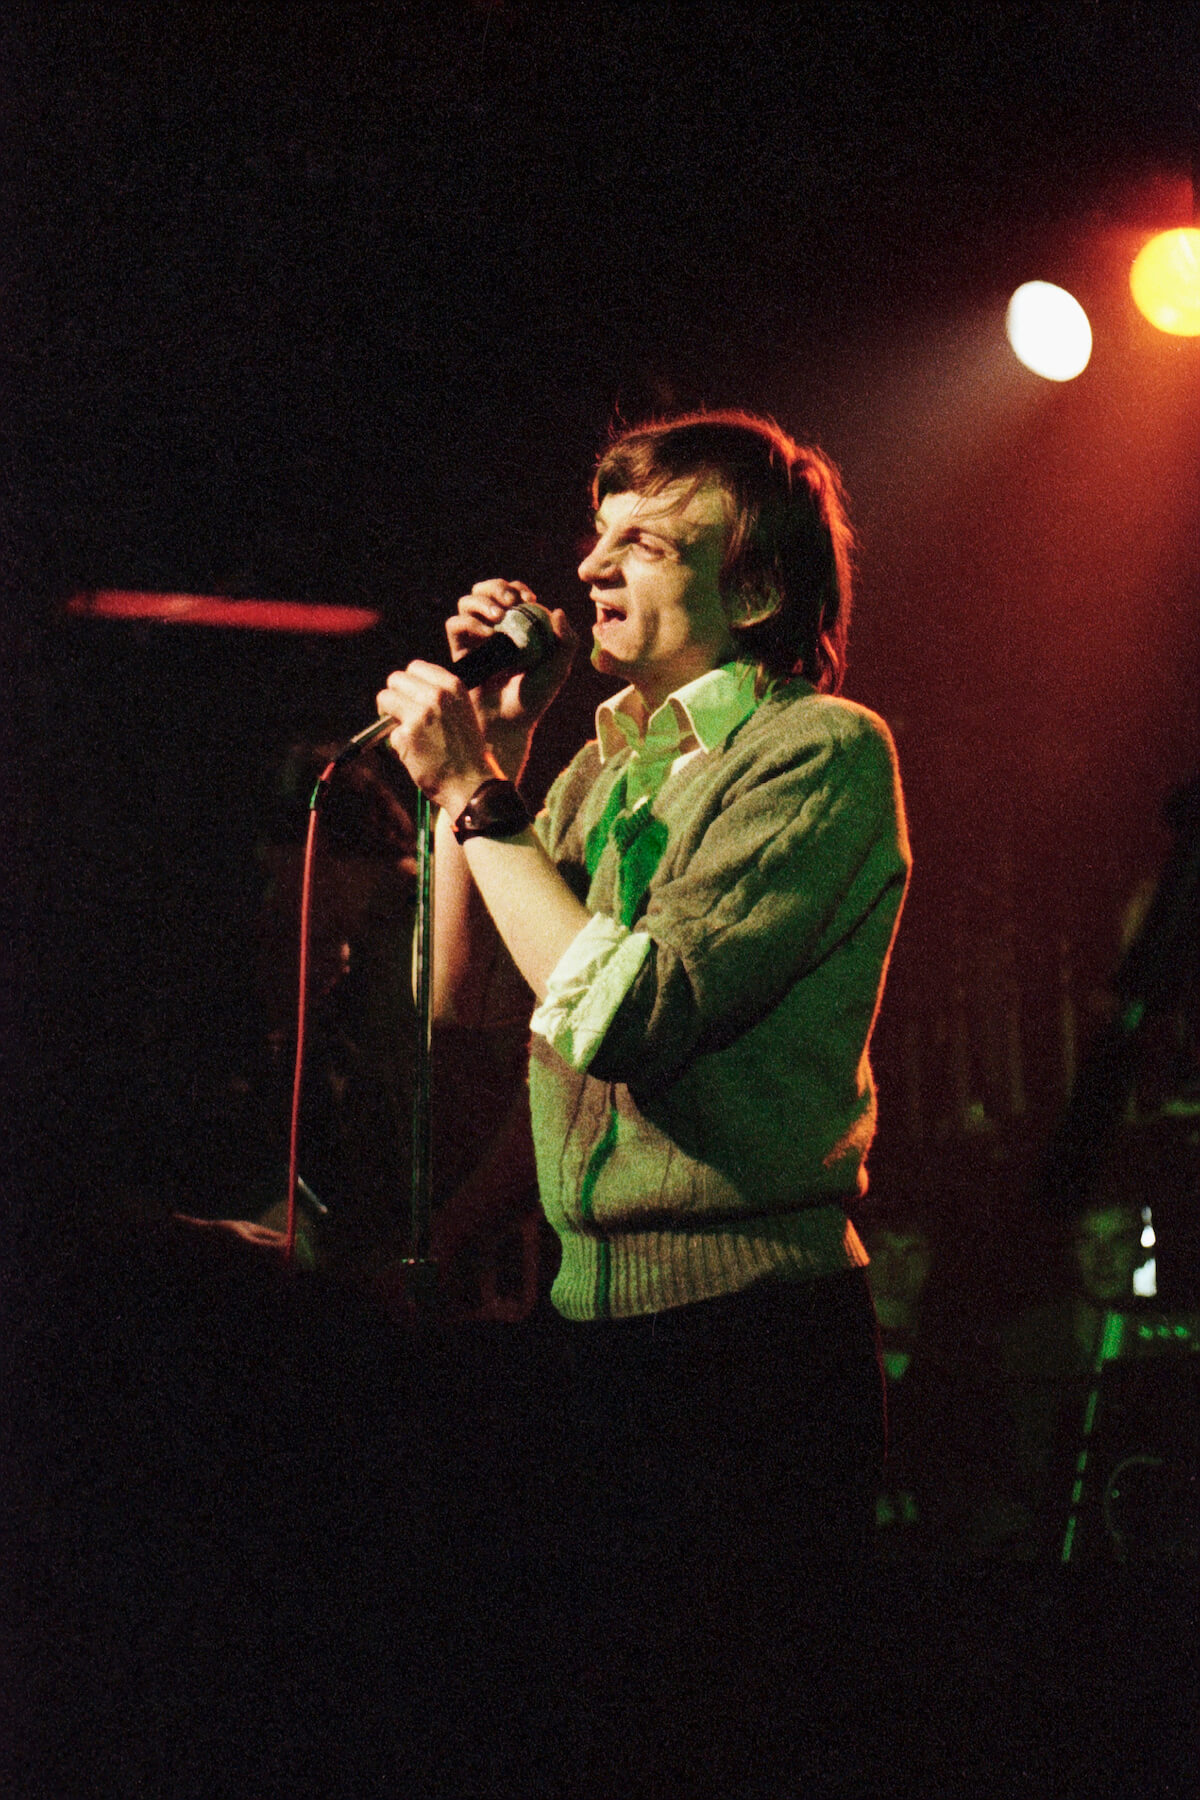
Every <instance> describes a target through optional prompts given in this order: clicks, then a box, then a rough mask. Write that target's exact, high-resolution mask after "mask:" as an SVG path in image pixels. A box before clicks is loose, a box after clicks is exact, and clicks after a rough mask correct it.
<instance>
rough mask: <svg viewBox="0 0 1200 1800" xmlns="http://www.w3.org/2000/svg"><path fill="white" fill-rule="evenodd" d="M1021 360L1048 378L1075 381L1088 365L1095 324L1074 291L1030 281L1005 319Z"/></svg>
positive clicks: (1011, 302) (1018, 290)
mask: <svg viewBox="0 0 1200 1800" xmlns="http://www.w3.org/2000/svg"><path fill="white" fill-rule="evenodd" d="M1004 329H1005V331H1006V332H1007V333H1008V341H1009V343H1010V344H1011V345H1012V347H1013V351H1014V353H1015V355H1016V356H1017V358H1018V360H1019V361H1021V362H1023V363H1024V364H1025V367H1026V368H1027V369H1032V370H1033V373H1034V374H1035V375H1042V376H1044V377H1045V379H1046V380H1047V381H1073V380H1074V378H1075V376H1076V375H1080V374H1082V372H1083V370H1084V369H1086V368H1087V365H1088V358H1089V357H1090V356H1091V354H1092V328H1091V326H1090V325H1089V324H1088V316H1087V314H1086V313H1085V312H1084V310H1083V308H1082V306H1080V304H1079V302H1078V300H1076V299H1075V297H1074V295H1072V294H1068V293H1067V291H1066V289H1065V288H1060V287H1055V286H1054V284H1053V283H1052V282H1049V281H1027V282H1025V283H1024V285H1023V286H1021V287H1019V288H1018V289H1017V291H1016V293H1015V294H1014V295H1013V297H1012V299H1011V300H1010V301H1009V303H1008V312H1007V314H1006V315H1005V319H1004Z"/></svg>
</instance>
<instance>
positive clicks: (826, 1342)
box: [553, 1271, 884, 1793]
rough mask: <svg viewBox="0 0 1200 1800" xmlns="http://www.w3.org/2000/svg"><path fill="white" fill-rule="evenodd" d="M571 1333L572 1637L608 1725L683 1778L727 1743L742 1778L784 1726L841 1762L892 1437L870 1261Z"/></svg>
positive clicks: (564, 1535) (699, 1772) (599, 1728)
mask: <svg viewBox="0 0 1200 1800" xmlns="http://www.w3.org/2000/svg"><path fill="white" fill-rule="evenodd" d="M564 1335H565V1338H566V1344H567V1351H568V1360H569V1365H570V1371H571V1380H570V1400H569V1404H568V1408H567V1421H566V1428H565V1444H566V1461H567V1464H568V1477H567V1479H566V1480H565V1481H564V1482H563V1484H562V1486H561V1489H560V1496H559V1499H560V1505H559V1509H558V1514H557V1518H556V1520H555V1521H554V1522H553V1528H554V1532H555V1535H556V1537H557V1540H558V1547H559V1552H560V1557H561V1562H560V1567H561V1568H562V1569H563V1570H564V1571H565V1576H566V1586H565V1589H563V1590H562V1592H563V1595H564V1598H565V1605H564V1607H563V1612H562V1620H561V1625H562V1633H563V1636H562V1644H563V1655H564V1656H565V1657H569V1658H570V1659H571V1661H572V1663H573V1666H574V1668H575V1670H576V1671H577V1672H579V1671H581V1670H591V1671H593V1672H594V1674H595V1681H594V1684H593V1685H592V1686H591V1692H592V1693H593V1694H594V1695H595V1696H596V1697H597V1703H596V1704H594V1705H593V1706H592V1707H591V1709H590V1718H591V1720H592V1724H593V1728H594V1730H595V1732H596V1739H597V1743H599V1742H600V1741H601V1740H603V1743H604V1746H605V1749H606V1751H607V1750H609V1749H611V1745H612V1743H613V1742H614V1741H625V1740H626V1737H627V1734H628V1741H629V1743H630V1744H631V1746H632V1745H637V1746H639V1749H638V1750H637V1751H635V1752H634V1753H635V1754H639V1753H640V1754H641V1755H642V1756H643V1758H644V1757H645V1754H646V1749H647V1746H648V1745H652V1746H654V1750H653V1756H652V1760H657V1758H658V1756H659V1755H660V1754H661V1756H662V1757H663V1758H664V1759H666V1761H668V1762H670V1763H672V1764H673V1765H674V1766H675V1769H676V1772H677V1776H678V1778H679V1779H680V1781H681V1787H680V1790H679V1791H690V1790H689V1788H688V1783H689V1782H691V1781H693V1780H696V1781H699V1780H700V1778H701V1777H704V1778H706V1779H711V1778H712V1776H713V1774H714V1769H715V1766H716V1765H715V1764H714V1763H713V1760H712V1759H713V1758H716V1759H717V1762H718V1763H719V1762H720V1760H721V1758H722V1757H724V1756H729V1757H731V1758H732V1761H731V1762H730V1763H729V1766H728V1768H727V1771H726V1773H727V1775H728V1778H729V1780H731V1781H736V1783H737V1784H738V1786H739V1791H740V1790H741V1788H742V1787H745V1784H746V1782H748V1781H750V1778H751V1774H752V1772H753V1771H754V1769H755V1767H756V1764H757V1762H758V1759H759V1758H760V1757H761V1756H764V1755H766V1754H767V1744H768V1740H769V1739H770V1737H771V1733H772V1731H775V1730H776V1729H777V1728H778V1729H779V1730H785V1731H786V1737H787V1742H786V1744H785V1745H784V1746H783V1752H784V1753H785V1754H786V1756H788V1757H793V1756H794V1757H795V1758H796V1761H795V1767H797V1768H799V1767H800V1766H810V1765H811V1764H812V1762H813V1760H814V1759H815V1762H816V1764H817V1765H823V1763H824V1759H825V1757H826V1755H827V1753H828V1751H829V1749H830V1747H831V1746H834V1745H838V1744H844V1743H845V1742H846V1740H847V1735H848V1733H850V1732H851V1731H852V1730H853V1718H854V1686H855V1679H854V1674H855V1667H856V1663H855V1658H856V1656H857V1655H858V1654H859V1650H858V1649H857V1648H856V1644H858V1642H859V1639H858V1627H859V1618H860V1610H861V1602H862V1599H863V1592H864V1582H865V1573H866V1568H867V1564H868V1559H869V1552H870V1542H871V1535H872V1528H873V1522H874V1510H875V1495H876V1492H877V1487H878V1482H879V1478H880V1472H881V1466H882V1460H883V1452H884V1405H883V1381H882V1375H881V1370H880V1363H879V1355H878V1335H877V1329H876V1324H875V1316H874V1311H873V1308H872V1305H871V1299H870V1294H869V1291H868V1288H867V1284H866V1278H865V1276H864V1275H863V1274H862V1273H861V1271H853V1272H849V1273H846V1274H839V1275H835V1276H830V1277H823V1278H820V1279H818V1280H813V1281H808V1282H795V1283H782V1282H772V1283H768V1284H763V1285H761V1286H759V1287H756V1288H754V1289H752V1290H750V1291H748V1292H746V1293H743V1294H737V1295H731V1296H728V1297H726V1298H722V1299H718V1300H711V1301H704V1302H701V1303H698V1304H696V1305H692V1306H686V1307H680V1308H678V1309H674V1310H671V1311H669V1312H665V1313H660V1314H657V1315H655V1316H653V1317H650V1318H642V1319H633V1320H618V1321H603V1322H596V1323H584V1324H568V1325H567V1326H565V1328H564ZM583 1679H584V1680H585V1681H586V1676H584V1677H583ZM601 1695H607V1697H608V1704H607V1705H604V1704H602V1703H600V1701H599V1696H601ZM785 1719H786V1721H787V1724H786V1727H784V1726H783V1724H782V1721H783V1720H785ZM573 1727H574V1729H576V1730H577V1729H578V1728H579V1716H578V1714H576V1715H575V1716H574V1719H573ZM798 1734H799V1735H798ZM804 1734H807V1747H806V1749H805V1751H804V1753H803V1754H802V1753H801V1744H800V1741H799V1736H802V1735H804ZM780 1748H781V1747H780V1744H779V1743H778V1742H775V1743H774V1744H773V1745H772V1746H771V1752H772V1754H778V1753H779V1752H780ZM680 1771H688V1773H686V1774H684V1775H681V1774H679V1772H680ZM664 1774H665V1768H664ZM751 1785H752V1784H751ZM661 1791H663V1792H664V1793H665V1792H673V1791H675V1790H674V1788H672V1787H671V1785H670V1782H669V1781H668V1782H667V1784H666V1785H665V1786H664V1787H663V1788H662V1790H661ZM694 1791H701V1788H696V1789H695V1790H694ZM704 1791H707V1790H704ZM745 1791H751V1790H750V1787H745Z"/></svg>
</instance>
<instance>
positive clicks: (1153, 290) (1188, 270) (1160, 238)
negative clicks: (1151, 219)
mask: <svg viewBox="0 0 1200 1800" xmlns="http://www.w3.org/2000/svg"><path fill="white" fill-rule="evenodd" d="M1129 286H1130V288H1131V289H1132V292H1133V298H1134V300H1135V302H1136V304H1137V308H1138V311H1139V312H1142V313H1144V314H1145V316H1146V317H1147V318H1148V319H1149V321H1150V323H1151V324H1152V325H1154V326H1157V328H1158V330H1159V331H1169V332H1170V333H1171V335H1172V336H1173V337H1200V230H1198V229H1196V228H1195V227H1194V226H1189V225H1183V226H1180V227H1178V228H1177V229H1176V230H1174V231H1160V232H1159V233H1158V235H1157V237H1152V238H1151V239H1150V241H1149V243H1148V244H1143V245H1142V248H1141V249H1140V250H1139V251H1138V253H1137V255H1136V256H1135V257H1134V259H1133V267H1132V268H1131V269H1130V271H1129Z"/></svg>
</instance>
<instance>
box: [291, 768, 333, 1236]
mask: <svg viewBox="0 0 1200 1800" xmlns="http://www.w3.org/2000/svg"><path fill="white" fill-rule="evenodd" d="M335 767H336V764H334V763H330V764H329V765H328V766H327V767H326V769H325V771H324V773H323V774H322V776H321V778H320V780H319V781H318V782H317V785H316V787H315V788H314V789H313V797H312V802H311V804H310V806H309V813H308V836H307V838H306V839H305V844H304V870H303V874H302V877H301V883H300V998H299V1001H298V1004H297V1007H296V1063H295V1069H294V1072H293V1075H292V1125H291V1134H290V1138H289V1142H288V1195H287V1237H286V1241H285V1244H284V1258H285V1260H286V1262H287V1263H288V1265H289V1266H290V1265H291V1263H292V1262H293V1261H294V1259H295V1255H296V1188H297V1182H298V1170H299V1144H300V1090H301V1087H302V1085H303V1080H304V1027H305V1022H306V1019H307V1016H308V941H309V935H310V933H309V927H310V922H311V914H312V875H313V863H314V861H315V851H316V846H317V809H318V806H319V805H320V800H321V796H322V794H323V793H324V791H325V787H326V784H327V783H328V781H329V780H330V778H331V777H332V775H333V771H334V768H335Z"/></svg>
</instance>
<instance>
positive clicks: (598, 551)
mask: <svg viewBox="0 0 1200 1800" xmlns="http://www.w3.org/2000/svg"><path fill="white" fill-rule="evenodd" d="M612 573H613V562H612V554H611V551H609V550H608V549H606V548H605V544H604V540H603V539H601V540H600V542H599V543H597V544H593V546H592V548H591V549H590V550H589V551H588V553H587V555H586V556H585V557H584V559H583V561H582V562H581V563H580V565H579V579H580V581H584V582H593V581H604V580H606V579H609V578H611V576H612Z"/></svg>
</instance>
